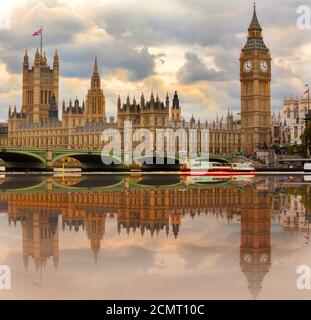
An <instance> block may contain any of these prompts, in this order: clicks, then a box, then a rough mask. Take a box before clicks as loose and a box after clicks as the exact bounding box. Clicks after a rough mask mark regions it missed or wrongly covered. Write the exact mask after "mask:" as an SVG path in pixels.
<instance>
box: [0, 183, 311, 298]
mask: <svg viewBox="0 0 311 320" xmlns="http://www.w3.org/2000/svg"><path fill="white" fill-rule="evenodd" d="M266 187H267V183H264V184H263V185H260V186H259V187H258V185H257V186H256V185H255V186H254V188H258V190H261V191H260V192H262V190H263V189H264V188H266ZM256 192H257V191H256ZM256 192H255V193H254V197H255V196H256V194H257V193H258V192H257V193H256ZM266 192H268V194H269V196H270V193H269V190H266ZM80 195H81V194H80ZM188 196H189V195H188ZM274 196H276V197H277V198H281V199H283V200H284V199H285V197H287V198H286V200H284V202H282V209H284V208H285V207H286V208H287V211H290V210H291V205H294V204H295V203H294V200H295V199H296V198H293V199H294V200H293V199H292V198H291V196H290V195H289V196H285V194H283V193H282V194H281V193H278V192H277V193H274ZM288 201H289V202H288ZM291 201H292V202H293V203H291ZM103 207H105V205H103ZM138 207H139V206H138ZM216 207H217V206H216ZM271 207H272V203H271ZM245 208H248V207H247V204H245ZM245 208H243V210H242V212H244V213H245V212H246V211H247V210H249V209H245ZM299 208H300V209H301V206H300V207H299ZM302 209H303V208H302ZM35 210H38V208H35V209H34V208H33V210H32V211H31V210H30V211H29V212H30V214H33V213H34V212H35ZM275 210H276V209H275ZM269 211H270V212H271V210H269ZM42 212H44V211H42ZM59 212H60V210H59ZM287 214H288V212H287ZM272 215H273V212H272ZM223 216H224V217H221V216H218V217H217V216H216V215H212V214H208V215H206V214H205V211H204V210H203V209H202V210H201V213H200V215H198V214H197V213H196V214H195V216H194V217H191V216H190V215H189V214H186V215H184V216H182V217H181V221H180V225H179V233H178V237H177V239H175V238H174V235H173V233H172V225H171V220H170V226H169V234H168V235H167V234H166V230H165V228H164V229H163V230H161V231H160V232H159V233H158V235H157V234H156V233H154V235H153V237H151V234H150V231H146V232H145V234H144V236H143V237H142V236H141V233H140V229H137V230H136V232H135V233H134V232H133V230H132V229H131V230H130V232H129V234H127V232H126V229H125V228H121V232H120V234H118V221H117V217H116V215H115V216H114V217H112V216H111V217H110V216H109V214H106V219H105V233H104V236H103V239H102V240H101V243H100V250H99V253H98V257H97V262H96V263H95V259H94V254H93V252H92V250H91V242H90V240H89V239H88V233H87V230H86V226H85V229H84V230H82V228H81V227H80V229H79V231H78V232H75V231H74V228H73V229H72V230H71V232H70V231H69V227H68V225H66V227H65V230H64V231H63V228H62V218H63V217H59V221H58V242H57V245H58V248H59V251H58V252H59V263H58V266H57V268H55V266H54V263H53V259H52V257H50V256H49V257H46V258H47V263H46V264H45V266H44V267H43V268H42V270H38V271H36V270H35V267H34V263H33V259H32V258H31V257H29V265H28V268H27V270H26V269H25V267H24V262H23V237H22V227H21V223H20V221H18V222H17V224H16V226H14V224H11V226H10V227H9V224H8V214H7V212H5V210H2V212H1V213H0V264H7V265H9V266H11V269H12V288H13V289H12V290H10V291H0V298H1V299H4V298H39V299H41V298H43V299H45V298H52V299H53V298H60V299H62V298H68V299H70V298H95V299H131V298H132V299H135V298H140V299H142V298H153V299H166V298H175V299H192V298H193V299H195V298H198V299H200V298H201V299H250V298H251V294H250V292H249V289H248V283H247V279H246V275H245V274H243V272H242V270H241V266H240V255H243V253H241V252H240V244H241V223H243V218H241V217H240V216H238V215H234V216H233V219H232V220H231V221H230V222H228V220H227V218H226V216H225V214H224V213H223ZM241 220H242V221H241ZM304 234H305V233H304V232H302V231H284V222H283V218H282V217H281V218H280V219H279V218H278V216H277V215H276V216H273V219H272V223H271V262H272V265H271V267H270V268H269V267H268V268H267V272H266V275H265V277H264V279H263V281H262V289H261V290H260V292H259V295H258V298H259V299H273V298H281V299H282V298H286V299H296V298H302V299H304V298H310V293H309V292H307V291H305V292H304V291H298V290H297V289H296V279H297V275H296V268H297V266H298V265H301V264H307V265H310V266H311V256H310V245H306V244H305V241H304ZM244 249H245V248H244ZM244 249H243V250H244ZM24 250H25V248H24ZM243 250H242V251H243ZM264 250H265V249H264ZM41 255H44V252H43V253H41Z"/></svg>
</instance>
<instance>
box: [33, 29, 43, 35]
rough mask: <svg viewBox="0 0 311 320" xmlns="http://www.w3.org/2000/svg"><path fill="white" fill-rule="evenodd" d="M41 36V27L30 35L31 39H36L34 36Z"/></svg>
mask: <svg viewBox="0 0 311 320" xmlns="http://www.w3.org/2000/svg"><path fill="white" fill-rule="evenodd" d="M41 34H42V27H41V29H39V30H38V31H36V32H34V33H33V34H32V36H33V37H36V36H40V35H41Z"/></svg>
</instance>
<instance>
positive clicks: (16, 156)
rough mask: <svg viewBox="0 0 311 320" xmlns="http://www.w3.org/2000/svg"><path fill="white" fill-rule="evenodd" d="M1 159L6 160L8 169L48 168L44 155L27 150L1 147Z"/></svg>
mask: <svg viewBox="0 0 311 320" xmlns="http://www.w3.org/2000/svg"><path fill="white" fill-rule="evenodd" d="M0 159H2V160H3V161H4V162H5V167H6V170H8V171H12V170H16V171H20V170H46V159H45V158H44V156H42V155H40V154H37V153H34V152H31V151H27V150H18V149H16V150H13V149H6V148H2V149H0Z"/></svg>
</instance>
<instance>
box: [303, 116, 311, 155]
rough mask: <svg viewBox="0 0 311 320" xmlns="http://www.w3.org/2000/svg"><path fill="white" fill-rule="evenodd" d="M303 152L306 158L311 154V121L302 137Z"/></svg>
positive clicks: (308, 122)
mask: <svg viewBox="0 0 311 320" xmlns="http://www.w3.org/2000/svg"><path fill="white" fill-rule="evenodd" d="M301 141H302V145H303V152H304V155H305V156H308V157H309V156H310V154H311V121H307V123H306V128H305V131H304V133H303V134H302V136H301Z"/></svg>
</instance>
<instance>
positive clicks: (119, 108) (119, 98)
mask: <svg viewBox="0 0 311 320" xmlns="http://www.w3.org/2000/svg"><path fill="white" fill-rule="evenodd" d="M117 106H118V111H120V110H121V97H120V95H119V96H118V102H117Z"/></svg>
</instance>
